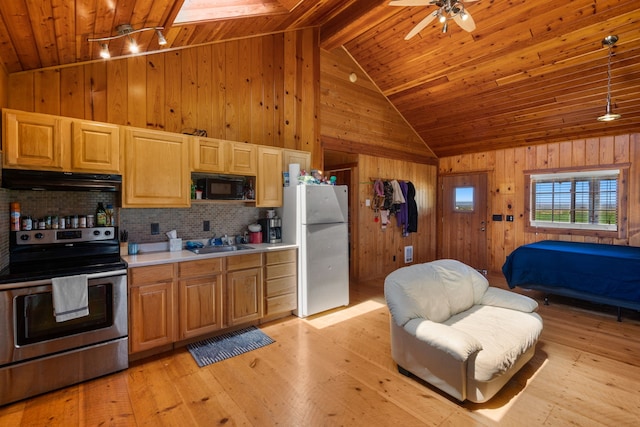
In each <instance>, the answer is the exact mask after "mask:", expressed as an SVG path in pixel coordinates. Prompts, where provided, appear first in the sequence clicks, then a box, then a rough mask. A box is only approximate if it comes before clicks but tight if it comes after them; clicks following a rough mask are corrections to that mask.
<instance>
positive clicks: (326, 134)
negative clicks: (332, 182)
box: [320, 48, 436, 164]
mask: <svg viewBox="0 0 640 427" xmlns="http://www.w3.org/2000/svg"><path fill="white" fill-rule="evenodd" d="M352 73H353V74H354V75H355V76H356V81H351V80H350V79H349V76H350V75H351V74H352ZM320 76H321V85H322V87H321V95H320V117H321V122H322V127H321V139H322V144H323V146H324V147H325V148H330V149H332V150H339V151H345V152H350V153H366V154H369V155H374V156H382V157H391V158H397V159H403V160H409V161H418V162H424V163H431V164H436V160H435V158H436V156H435V155H434V154H433V153H432V152H431V150H430V149H429V147H427V145H426V144H425V143H424V141H423V140H422V139H421V138H420V137H419V136H418V134H416V132H415V131H414V130H413V128H412V127H410V126H409V125H408V124H407V122H406V121H405V119H404V117H402V115H401V114H400V113H398V111H397V110H396V109H395V107H394V106H393V104H391V103H390V102H389V100H388V99H387V98H386V97H385V96H384V95H382V93H381V92H380V90H379V89H378V88H377V86H375V84H374V83H373V82H372V81H371V80H370V79H369V77H368V76H367V75H366V74H365V73H364V72H363V71H362V70H361V69H360V66H359V65H358V64H357V63H356V62H355V61H354V60H353V58H351V56H349V54H348V53H347V52H346V51H345V50H344V49H342V48H340V49H335V50H333V51H331V52H328V51H326V50H322V52H321V61H320Z"/></svg>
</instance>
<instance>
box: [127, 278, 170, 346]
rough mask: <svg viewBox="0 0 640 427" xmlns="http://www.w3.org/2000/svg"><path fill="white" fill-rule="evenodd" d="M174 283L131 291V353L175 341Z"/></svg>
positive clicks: (143, 286)
mask: <svg viewBox="0 0 640 427" xmlns="http://www.w3.org/2000/svg"><path fill="white" fill-rule="evenodd" d="M174 303H175V298H174V286H173V282H164V283H156V284H151V285H142V286H135V287H132V288H130V290H129V325H130V329H129V348H130V352H131V353H136V352H138V351H144V350H149V349H152V348H155V347H159V346H162V345H165V344H171V343H173V342H174V341H175V306H174Z"/></svg>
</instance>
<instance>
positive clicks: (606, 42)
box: [598, 35, 622, 122]
mask: <svg viewBox="0 0 640 427" xmlns="http://www.w3.org/2000/svg"><path fill="white" fill-rule="evenodd" d="M617 41H618V36H615V35H610V36H607V37H605V38H604V39H602V46H608V47H609V59H608V62H607V109H606V112H605V114H604V115H603V116H600V117H598V121H600V122H610V121H613V120H618V119H619V118H620V117H622V116H621V115H620V114H615V113H614V112H613V111H611V48H613V45H615V44H616V42H617Z"/></svg>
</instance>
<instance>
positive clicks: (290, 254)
mask: <svg viewBox="0 0 640 427" xmlns="http://www.w3.org/2000/svg"><path fill="white" fill-rule="evenodd" d="M265 255H266V256H265V260H266V264H267V265H271V264H282V263H285V262H294V261H295V260H296V250H295V249H288V250H286V251H275V252H267V253H266V254H265Z"/></svg>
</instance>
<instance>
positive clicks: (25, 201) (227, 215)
mask: <svg viewBox="0 0 640 427" xmlns="http://www.w3.org/2000/svg"><path fill="white" fill-rule="evenodd" d="M118 197H119V194H116V193H94V192H83V191H31V190H26V191H18V190H6V189H0V206H2V209H4V212H5V213H6V214H5V215H2V216H0V230H3V231H1V232H0V233H1V238H0V263H1V266H2V268H4V267H6V266H7V265H8V262H9V204H10V203H11V202H19V203H20V210H21V214H22V215H29V216H31V217H32V218H42V217H45V216H47V215H52V216H54V215H55V216H67V215H88V214H93V215H95V211H96V207H97V205H98V203H99V202H102V203H103V204H104V205H105V206H106V205H107V204H112V205H113V206H114V207H115V214H116V225H117V226H118V227H119V228H120V230H126V231H127V232H128V233H129V241H134V242H139V243H154V242H165V241H167V236H166V234H165V233H166V232H168V231H171V230H176V231H177V235H178V237H181V238H182V239H183V241H185V240H189V239H207V238H211V237H213V236H214V235H216V236H222V235H225V234H227V235H238V234H243V233H244V232H245V231H246V230H247V225H249V224H251V223H254V222H256V221H257V220H258V218H262V217H265V216H266V209H259V208H256V207H254V206H248V205H245V204H244V203H242V202H238V203H226V202H221V203H219V202H218V203H217V202H194V203H193V205H192V206H191V207H190V208H162V209H160V208H158V209H139V208H136V209H130V208H129V209H125V208H120V207H118V204H119V199H118ZM204 221H209V226H210V230H209V231H204V230H203V228H204V227H203V223H204ZM152 223H157V224H158V225H159V230H160V233H159V234H151V224H152Z"/></svg>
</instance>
